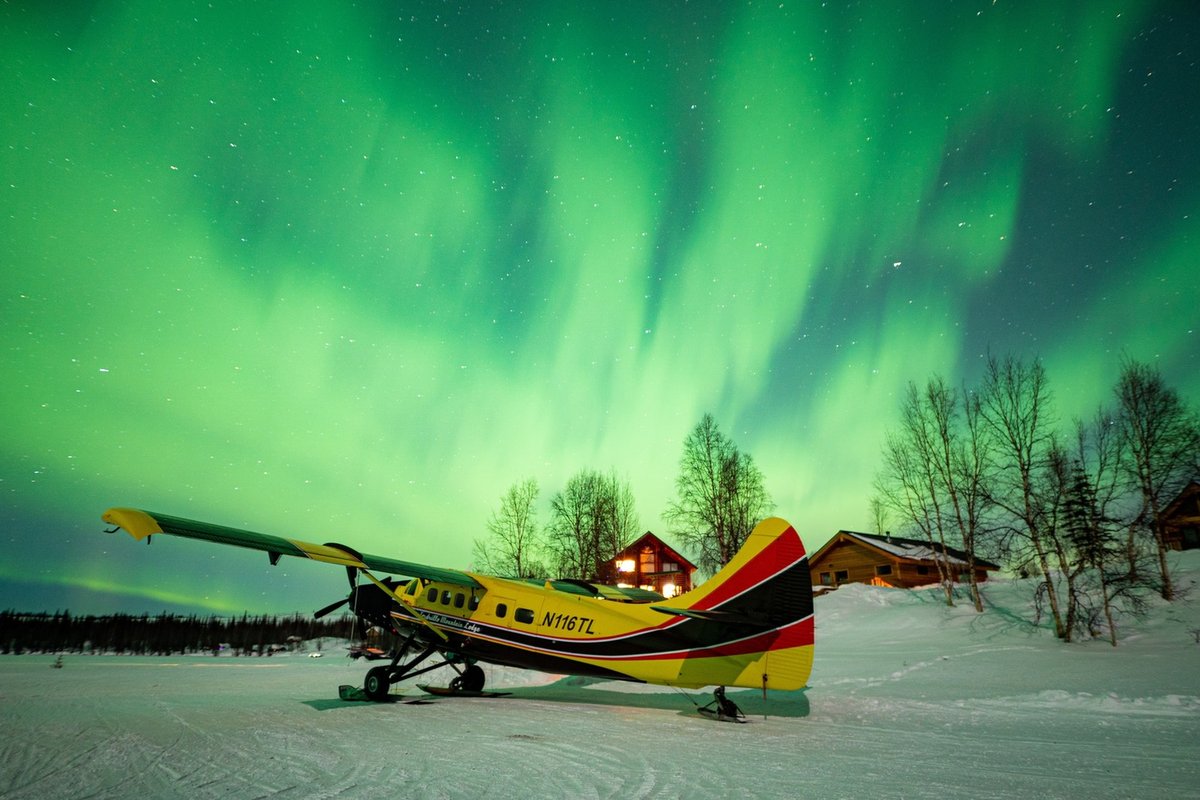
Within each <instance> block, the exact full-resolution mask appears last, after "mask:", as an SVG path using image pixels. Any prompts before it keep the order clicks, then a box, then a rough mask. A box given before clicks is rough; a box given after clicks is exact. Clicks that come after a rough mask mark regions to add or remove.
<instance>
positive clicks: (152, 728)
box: [0, 553, 1200, 800]
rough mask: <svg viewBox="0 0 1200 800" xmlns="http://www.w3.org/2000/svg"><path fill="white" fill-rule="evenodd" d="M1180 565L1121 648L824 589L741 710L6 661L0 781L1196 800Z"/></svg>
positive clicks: (345, 668)
mask: <svg viewBox="0 0 1200 800" xmlns="http://www.w3.org/2000/svg"><path fill="white" fill-rule="evenodd" d="M1179 564H1180V572H1179V578H1180V580H1179V585H1180V586H1181V587H1182V588H1183V589H1184V590H1185V591H1189V592H1190V596H1189V597H1188V599H1185V600H1182V601H1179V602H1177V603H1175V604H1170V605H1167V604H1163V603H1156V604H1155V606H1154V608H1153V610H1152V613H1151V616H1150V617H1148V618H1147V619H1145V620H1143V621H1140V622H1135V621H1126V623H1125V626H1124V627H1123V628H1122V639H1121V643H1120V646H1119V647H1118V648H1116V649H1113V648H1112V647H1111V646H1109V645H1108V644H1107V643H1106V642H1105V641H1101V640H1097V641H1092V642H1085V643H1081V644H1074V645H1063V644H1059V643H1058V642H1057V641H1055V639H1054V637H1053V635H1052V634H1051V633H1049V632H1048V631H1046V630H1045V629H1044V628H1043V629H1039V628H1034V627H1033V626H1031V625H1030V624H1029V622H1028V619H1029V618H1030V616H1029V613H1028V610H1027V604H1028V594H1029V591H1028V587H1027V586H1024V585H1018V584H1014V583H1012V582H1007V581H995V582H993V583H991V584H990V585H988V586H987V589H986V591H987V598H988V601H989V604H990V609H989V611H988V612H987V613H985V614H983V615H976V614H975V613H974V612H973V611H971V610H970V609H969V607H960V608H955V609H948V608H946V607H945V606H943V605H941V604H939V603H938V598H937V595H936V594H935V593H933V592H903V591H894V590H886V589H875V588H870V587H866V586H847V587H843V588H842V589H839V590H838V591H837V592H834V593H832V594H830V595H827V596H824V597H821V598H818V600H817V602H816V608H817V651H816V662H815V667H814V671H813V676H812V680H811V685H810V688H809V689H808V690H807V691H805V692H795V693H778V694H777V693H772V694H771V696H770V697H769V698H768V700H767V702H766V703H765V704H764V702H763V700H762V698H761V695H760V694H759V693H757V692H753V691H747V692H738V693H736V694H735V693H733V692H731V693H730V694H731V696H736V698H737V700H738V702H739V703H740V704H741V705H742V707H743V708H744V709H746V711H747V712H749V713H750V714H751V723H752V724H748V725H726V724H721V723H717V722H712V721H709V720H706V719H703V718H701V717H700V716H699V715H697V714H695V712H694V711H693V710H692V709H693V701H695V702H700V703H703V702H706V701H707V699H708V696H707V694H706V693H687V694H684V693H681V692H677V691H674V690H671V689H666V688H663V687H650V686H639V685H631V684H615V683H595V682H587V681H581V680H578V679H572V678H565V679H559V678H558V677H556V676H545V675H540V674H535V673H525V672H517V671H512V670H504V669H498V668H490V669H489V670H488V673H489V686H490V687H491V688H502V687H508V688H510V689H511V691H512V694H511V696H508V697H502V698H495V699H437V700H432V699H429V698H426V699H425V701H424V702H399V703H392V704H383V705H376V704H370V703H343V702H341V701H339V700H338V699H337V686H338V685H339V684H342V683H350V684H356V685H357V684H360V683H361V681H362V676H363V673H364V672H365V669H366V668H365V666H364V665H363V664H362V663H360V662H352V661H350V660H349V659H346V658H342V657H339V656H336V655H335V654H334V653H333V652H331V651H327V652H326V654H325V656H324V657H323V658H320V659H311V658H307V657H304V656H300V655H284V656H275V657H273V658H261V659H246V658H241V659H238V658H224V657H223V658H215V659H214V658H210V657H187V658H182V657H181V658H169V659H168V658H163V659H155V658H127V657H115V656H114V657H103V656H97V657H84V656H67V657H66V658H65V661H64V667H63V669H51V668H50V665H51V663H52V662H53V660H54V659H53V658H52V657H40V656H37V657H34V656H8V657H3V658H0V764H2V766H0V796H2V797H4V798H13V799H14V800H15V799H16V798H41V797H50V796H67V797H83V796H87V797H112V798H117V797H131V796H137V797H145V798H155V797H164V798H165V797H184V796H186V797H189V798H206V797H266V796H272V795H282V796H294V797H306V798H308V797H346V798H350V797H368V796H370V797H374V796H379V795H380V794H385V795H387V796H392V795H395V796H414V797H422V798H441V797H447V798H450V797H453V798H460V797H461V798H474V797H539V798H540V797H572V798H607V797H613V798H658V797H663V798H667V797H671V798H674V797H687V798H689V800H697V799H703V798H725V797H756V798H763V797H788V798H793V797H795V798H839V797H847V798H849V797H871V798H880V797H884V798H889V797H895V798H910V797H931V798H934V797H936V798H940V799H943V800H944V798H955V797H972V798H1016V797H1021V798H1033V797H1037V798H1047V797H1061V798H1076V797H1078V798H1118V797H1130V798H1139V799H1140V798H1155V797H1162V798H1179V797H1200V764H1198V756H1200V689H1197V688H1196V680H1197V675H1198V672H1200V670H1198V667H1200V644H1197V643H1196V640H1195V634H1194V633H1193V631H1196V630H1200V586H1197V585H1196V581H1197V579H1198V577H1200V553H1189V554H1185V555H1184V556H1183V557H1181V558H1179ZM426 680H428V681H429V682H431V683H433V682H438V677H437V676H436V675H435V676H425V677H424V678H422V679H421V681H422V682H424V681H426ZM402 688H404V691H405V694H406V696H408V697H411V698H414V699H415V698H420V697H422V693H421V692H420V691H419V690H417V689H416V688H415V687H402ZM764 714H765V715H766V716H764Z"/></svg>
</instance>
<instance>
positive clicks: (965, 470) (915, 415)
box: [875, 375, 988, 611]
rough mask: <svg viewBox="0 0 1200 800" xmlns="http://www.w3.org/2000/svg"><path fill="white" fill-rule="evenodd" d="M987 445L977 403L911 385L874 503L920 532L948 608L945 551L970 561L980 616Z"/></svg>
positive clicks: (932, 382)
mask: <svg viewBox="0 0 1200 800" xmlns="http://www.w3.org/2000/svg"><path fill="white" fill-rule="evenodd" d="M987 469H988V439H987V437H986V435H985V431H984V430H983V428H982V426H981V425H980V412H979V402H978V400H977V399H976V398H975V397H974V396H972V395H969V394H968V393H966V392H963V393H962V395H961V397H960V395H959V393H958V392H956V391H955V390H954V389H952V388H950V387H949V386H947V385H946V382H945V381H944V380H943V379H942V378H941V377H940V376H937V375H935V376H933V377H932V378H930V379H929V381H928V382H927V383H926V384H925V387H924V389H923V390H922V389H918V388H917V385H916V384H915V383H909V384H908V388H907V390H906V392H905V399H904V401H903V403H902V405H901V411H900V428H899V430H898V431H895V432H893V433H891V434H889V435H888V437H887V439H886V440H885V444H884V453H883V467H882V469H881V471H880V473H879V474H878V475H877V477H876V481H875V489H876V502H878V503H881V504H882V505H883V506H884V507H886V508H888V509H890V510H892V511H894V512H895V513H896V514H898V515H899V517H900V518H901V519H902V520H903V521H904V524H905V525H906V526H908V527H911V528H914V529H916V530H917V531H919V532H920V533H921V534H922V536H923V537H924V538H925V540H926V541H927V542H928V543H929V545H930V550H931V551H932V552H933V553H934V554H935V559H934V560H935V563H936V564H937V568H938V575H939V578H940V579H941V582H942V587H943V589H944V591H945V594H946V604H947V605H954V593H953V583H954V578H955V569H954V568H953V567H952V566H951V565H950V563H949V557H948V551H947V547H948V546H950V545H951V544H953V545H961V547H962V549H963V552H964V553H965V554H966V556H967V570H966V572H967V574H968V582H969V586H970V590H971V602H972V604H973V605H974V606H975V610H976V611H982V610H983V599H982V597H981V595H980V593H979V587H978V583H977V580H976V576H975V547H976V544H977V542H978V539H979V536H980V529H981V525H982V520H983V512H984V498H985V492H984V482H985V480H986V470H987Z"/></svg>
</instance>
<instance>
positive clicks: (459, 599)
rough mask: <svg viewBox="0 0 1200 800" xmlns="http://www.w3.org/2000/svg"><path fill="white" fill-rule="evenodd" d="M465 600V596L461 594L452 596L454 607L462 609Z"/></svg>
mask: <svg viewBox="0 0 1200 800" xmlns="http://www.w3.org/2000/svg"><path fill="white" fill-rule="evenodd" d="M466 599H467V598H466V596H465V595H464V594H463V593H462V592H459V593H458V594H456V595H454V607H455V608H462V607H463V603H464V602H465V601H466Z"/></svg>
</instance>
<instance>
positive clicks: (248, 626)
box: [0, 611, 361, 656]
mask: <svg viewBox="0 0 1200 800" xmlns="http://www.w3.org/2000/svg"><path fill="white" fill-rule="evenodd" d="M358 633H361V631H360V630H359V628H358V627H357V620H356V619H355V618H354V617H353V616H351V615H348V614H347V615H343V616H341V617H336V618H334V617H329V618H325V619H320V620H317V619H313V618H312V617H311V616H305V615H302V614H294V615H291V616H250V615H249V614H243V615H242V616H241V617H219V616H197V615H180V614H167V613H163V614H158V615H154V616H151V615H149V614H141V615H133V614H107V615H103V616H72V615H71V613H70V611H58V612H55V613H53V614H49V613H36V614H28V613H21V612H17V611H3V612H0V654H3V655H8V654H10V653H12V654H20V653H81V654H93V653H116V654H125V655H174V654H189V653H192V654H194V653H212V654H214V655H216V654H217V653H219V652H221V651H224V650H228V651H232V652H233V653H234V654H235V655H260V656H261V655H270V654H271V652H273V650H275V649H278V648H279V647H281V646H282V647H287V646H288V645H289V642H290V643H291V646H292V647H298V646H300V645H298V644H297V643H299V642H304V641H311V640H316V639H321V638H326V637H332V638H337V639H350V638H352V637H354V636H355V635H356V634H358ZM318 649H319V646H318Z"/></svg>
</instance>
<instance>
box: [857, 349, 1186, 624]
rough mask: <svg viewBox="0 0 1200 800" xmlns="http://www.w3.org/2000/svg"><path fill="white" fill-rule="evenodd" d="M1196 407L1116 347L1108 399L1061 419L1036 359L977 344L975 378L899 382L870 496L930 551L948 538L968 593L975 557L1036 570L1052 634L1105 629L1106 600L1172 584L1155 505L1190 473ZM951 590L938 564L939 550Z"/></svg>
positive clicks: (880, 511)
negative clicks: (981, 351) (959, 555)
mask: <svg viewBox="0 0 1200 800" xmlns="http://www.w3.org/2000/svg"><path fill="white" fill-rule="evenodd" d="M1198 463H1200V419H1198V417H1197V415H1196V413H1195V412H1194V411H1193V410H1192V409H1191V408H1189V407H1188V405H1187V404H1186V403H1185V402H1184V401H1183V399H1182V398H1181V397H1180V396H1179V394H1178V392H1176V391H1175V390H1174V388H1172V387H1171V386H1169V385H1168V384H1167V383H1166V382H1165V381H1164V379H1163V377H1162V375H1161V374H1160V373H1159V371H1158V370H1157V369H1156V368H1155V367H1153V366H1152V365H1149V364H1145V363H1141V362H1138V361H1135V360H1131V359H1126V360H1125V361H1124V362H1123V363H1122V367H1121V373H1120V376H1119V378H1118V380H1117V382H1116V384H1115V385H1114V387H1113V390H1112V395H1111V397H1110V399H1109V401H1108V402H1107V403H1104V404H1102V405H1101V406H1100V407H1099V408H1098V409H1097V410H1096V411H1095V413H1094V414H1093V415H1092V416H1091V417H1090V418H1087V419H1079V418H1077V419H1073V420H1071V421H1070V424H1069V425H1067V426H1066V427H1065V428H1064V427H1063V426H1062V425H1060V421H1059V419H1058V418H1057V416H1056V414H1055V412H1054V408H1053V395H1052V393H1051V391H1050V384H1049V379H1048V377H1047V375H1046V370H1045V368H1044V366H1043V365H1042V364H1041V363H1040V362H1039V361H1037V360H1033V361H1024V360H1021V359H1019V358H1016V357H1012V356H1009V357H1004V358H1000V357H995V356H989V357H988V360H987V363H986V366H985V370H984V374H983V378H982V379H981V381H980V382H979V383H978V384H977V385H963V386H961V387H954V386H951V385H950V384H949V383H947V382H946V380H945V379H944V378H942V377H941V376H940V375H936V374H935V375H933V376H931V377H930V378H929V379H928V380H927V381H926V382H925V383H924V385H917V384H916V383H912V382H910V383H909V384H908V386H907V390H906V392H905V394H904V397H903V400H902V401H901V404H900V420H899V424H898V425H897V426H896V427H895V428H894V429H893V430H891V431H890V432H889V433H888V434H887V437H886V440H885V442H884V446H883V453H882V463H881V466H880V468H879V471H878V473H877V475H876V478H875V482H874V488H875V492H874V495H873V497H872V500H871V512H872V517H873V520H874V521H875V524H876V525H877V527H878V529H879V530H881V531H882V530H884V528H885V527H887V521H888V520H895V521H897V522H898V524H899V527H900V528H901V529H903V530H905V531H906V532H908V533H910V535H913V536H914V537H915V538H922V539H924V540H925V541H926V542H928V543H929V544H930V545H931V546H932V547H933V549H935V550H938V549H940V550H941V551H942V552H943V553H944V552H945V548H946V547H947V546H951V547H955V548H959V549H961V550H962V551H963V552H964V553H965V554H966V556H967V560H968V562H969V566H970V568H968V569H967V570H965V572H966V574H967V576H968V581H969V590H970V597H971V601H972V603H973V605H974V607H975V609H976V610H977V611H982V609H983V602H982V598H981V596H980V593H979V586H978V585H977V583H976V580H975V571H974V569H973V566H974V564H973V562H974V560H975V559H976V558H989V559H993V560H997V561H1000V562H1001V563H1003V564H1005V565H1006V566H1007V567H1009V568H1010V569H1012V570H1014V571H1015V572H1017V573H1018V574H1022V575H1032V576H1035V577H1037V578H1038V583H1037V586H1038V589H1037V595H1036V598H1035V599H1036V601H1037V607H1038V608H1039V609H1040V608H1042V607H1043V605H1044V607H1046V608H1047V609H1048V613H1049V616H1050V619H1051V621H1052V622H1053V625H1054V630H1055V634H1056V635H1057V636H1058V637H1059V638H1061V639H1063V640H1064V641H1071V640H1072V638H1073V637H1074V636H1077V635H1080V634H1084V635H1090V636H1097V635H1101V633H1106V634H1107V636H1108V638H1109V639H1110V641H1111V642H1112V643H1113V644H1114V645H1115V644H1116V642H1117V632H1116V626H1115V625H1114V622H1113V611H1114V605H1115V604H1117V603H1121V604H1122V605H1123V606H1124V607H1126V608H1136V607H1137V606H1138V605H1139V603H1140V600H1141V598H1142V597H1143V596H1144V594H1145V592H1147V591H1155V592H1157V593H1158V594H1159V595H1161V596H1162V598H1164V599H1165V600H1173V599H1175V598H1176V594H1177V592H1176V588H1175V586H1174V582H1173V580H1172V576H1171V572H1170V564H1169V562H1168V558H1167V552H1168V549H1169V543H1168V541H1167V531H1166V528H1165V524H1164V523H1165V518H1164V514H1163V512H1164V511H1165V509H1166V507H1167V505H1168V504H1169V503H1170V501H1171V500H1172V499H1173V498H1174V497H1175V496H1176V495H1177V494H1178V493H1179V492H1180V491H1181V490H1182V489H1183V488H1184V487H1185V486H1186V485H1187V483H1188V482H1189V481H1190V480H1192V479H1194V478H1195V477H1196V476H1197V475H1200V466H1198ZM939 571H940V572H941V573H942V574H941V578H942V584H943V586H944V587H945V592H946V602H947V603H948V604H953V592H952V588H951V586H952V578H953V576H952V575H951V574H949V573H950V567H949V565H948V564H944V563H939Z"/></svg>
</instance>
